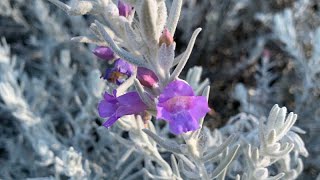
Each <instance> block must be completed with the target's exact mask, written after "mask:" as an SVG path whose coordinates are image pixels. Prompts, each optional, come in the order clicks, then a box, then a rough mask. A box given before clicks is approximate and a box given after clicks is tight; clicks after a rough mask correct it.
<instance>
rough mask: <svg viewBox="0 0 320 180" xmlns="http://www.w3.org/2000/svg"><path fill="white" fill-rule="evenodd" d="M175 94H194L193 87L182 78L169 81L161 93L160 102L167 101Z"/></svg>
mask: <svg viewBox="0 0 320 180" xmlns="http://www.w3.org/2000/svg"><path fill="white" fill-rule="evenodd" d="M175 96H194V92H193V90H192V87H191V86H190V85H189V84H188V83H186V82H185V81H182V80H175V81H172V82H171V83H169V84H168V85H167V86H166V87H165V88H164V90H163V92H162V93H161V95H160V97H159V102H160V103H162V102H165V101H167V100H168V99H170V98H173V97H175Z"/></svg>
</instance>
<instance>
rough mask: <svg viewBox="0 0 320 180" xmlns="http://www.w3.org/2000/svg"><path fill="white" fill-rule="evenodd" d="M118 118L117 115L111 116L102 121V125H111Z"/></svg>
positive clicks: (107, 126)
mask: <svg viewBox="0 0 320 180" xmlns="http://www.w3.org/2000/svg"><path fill="white" fill-rule="evenodd" d="M118 119H119V117H116V116H111V117H110V118H109V119H108V120H107V121H106V122H104V123H103V124H102V125H103V126H104V127H106V128H109V127H111V126H112V125H113V124H114V123H115V122H116V121H117V120H118Z"/></svg>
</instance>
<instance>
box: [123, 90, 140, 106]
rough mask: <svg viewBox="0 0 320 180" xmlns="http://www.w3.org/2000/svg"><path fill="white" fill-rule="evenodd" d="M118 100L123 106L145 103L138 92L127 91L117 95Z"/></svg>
mask: <svg viewBox="0 0 320 180" xmlns="http://www.w3.org/2000/svg"><path fill="white" fill-rule="evenodd" d="M117 99H118V102H119V103H120V104H121V105H124V106H127V105H129V106H142V105H145V104H144V103H143V102H142V100H141V98H140V96H139V94H138V93H137V92H128V93H126V94H124V95H122V96H119V97H118V98H117Z"/></svg>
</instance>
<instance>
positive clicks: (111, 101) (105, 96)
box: [103, 92, 118, 104]
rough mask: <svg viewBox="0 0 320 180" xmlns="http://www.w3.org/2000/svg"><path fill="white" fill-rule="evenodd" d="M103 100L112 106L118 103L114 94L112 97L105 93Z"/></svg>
mask: <svg viewBox="0 0 320 180" xmlns="http://www.w3.org/2000/svg"><path fill="white" fill-rule="evenodd" d="M103 98H104V100H106V101H108V102H109V103H112V104H114V103H117V102H118V101H117V98H116V94H115V92H113V95H111V94H109V93H108V92H105V93H104V94H103Z"/></svg>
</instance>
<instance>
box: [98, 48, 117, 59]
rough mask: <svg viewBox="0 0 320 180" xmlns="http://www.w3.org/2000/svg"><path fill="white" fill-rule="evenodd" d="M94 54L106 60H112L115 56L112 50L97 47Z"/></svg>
mask: <svg viewBox="0 0 320 180" xmlns="http://www.w3.org/2000/svg"><path fill="white" fill-rule="evenodd" d="M92 53H93V54H94V55H96V56H97V57H99V58H101V59H104V60H107V61H109V60H112V59H113V58H114V57H115V56H114V52H113V51H112V49H111V48H109V47H105V46H98V47H96V48H95V49H94V50H93V51H92Z"/></svg>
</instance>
